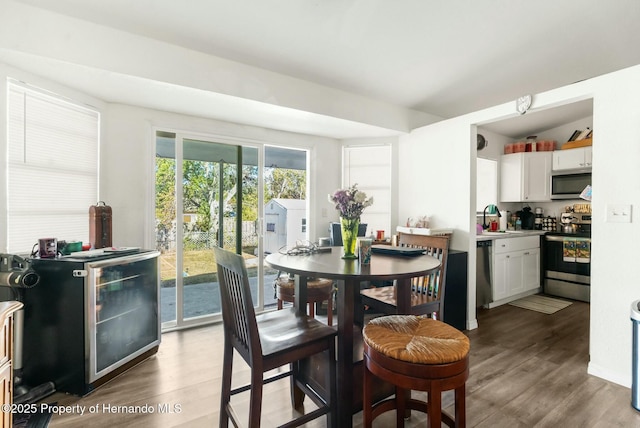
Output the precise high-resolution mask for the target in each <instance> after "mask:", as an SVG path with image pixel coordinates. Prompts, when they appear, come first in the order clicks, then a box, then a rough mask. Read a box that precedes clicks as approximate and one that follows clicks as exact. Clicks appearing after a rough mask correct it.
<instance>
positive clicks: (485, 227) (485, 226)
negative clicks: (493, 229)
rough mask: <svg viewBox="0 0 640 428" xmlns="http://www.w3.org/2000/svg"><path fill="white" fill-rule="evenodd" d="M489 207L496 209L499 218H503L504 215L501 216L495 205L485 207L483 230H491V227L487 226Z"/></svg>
mask: <svg viewBox="0 0 640 428" xmlns="http://www.w3.org/2000/svg"><path fill="white" fill-rule="evenodd" d="M489 207H493V208H495V210H496V212H497V213H498V217H502V214H500V210H499V209H498V207H497V206H496V205H493V204H489V205H487V206H486V207H484V211H482V228H483V229H489V225H488V224H487V208H489ZM493 208H492V210H493Z"/></svg>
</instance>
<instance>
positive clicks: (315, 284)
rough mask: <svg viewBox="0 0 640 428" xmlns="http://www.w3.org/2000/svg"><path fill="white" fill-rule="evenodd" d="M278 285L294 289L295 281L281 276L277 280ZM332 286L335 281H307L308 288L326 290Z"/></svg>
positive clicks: (319, 279)
mask: <svg viewBox="0 0 640 428" xmlns="http://www.w3.org/2000/svg"><path fill="white" fill-rule="evenodd" d="M276 285H277V286H278V287H282V288H291V289H293V285H294V282H293V279H291V278H289V277H288V276H281V277H279V278H278V279H276ZM332 285H333V281H332V280H330V279H325V278H317V279H310V280H309V281H307V288H326V287H331V286H332Z"/></svg>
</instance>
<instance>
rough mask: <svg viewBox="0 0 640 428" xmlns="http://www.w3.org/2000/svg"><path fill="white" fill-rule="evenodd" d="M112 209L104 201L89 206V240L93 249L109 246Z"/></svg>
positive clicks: (110, 244) (110, 243)
mask: <svg viewBox="0 0 640 428" xmlns="http://www.w3.org/2000/svg"><path fill="white" fill-rule="evenodd" d="M111 228H112V211H111V207H110V206H108V205H106V204H105V203H104V202H98V203H97V204H96V205H91V206H90V207H89V242H90V243H91V246H92V247H93V248H94V249H98V248H105V247H111V246H112V242H111Z"/></svg>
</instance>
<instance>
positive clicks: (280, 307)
mask: <svg viewBox="0 0 640 428" xmlns="http://www.w3.org/2000/svg"><path fill="white" fill-rule="evenodd" d="M280 309H282V300H280V299H278V310H280Z"/></svg>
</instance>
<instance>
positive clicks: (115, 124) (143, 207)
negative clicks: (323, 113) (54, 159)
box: [100, 104, 341, 247]
mask: <svg viewBox="0 0 640 428" xmlns="http://www.w3.org/2000/svg"><path fill="white" fill-rule="evenodd" d="M103 127H104V129H105V144H104V145H103V146H102V153H101V155H102V159H101V169H102V174H101V178H102V180H101V185H100V195H101V198H102V199H103V200H104V201H105V202H107V203H108V204H109V205H111V206H112V208H113V211H114V218H113V241H114V243H115V244H116V245H119V246H141V245H144V246H146V247H149V246H151V247H153V246H154V218H155V217H154V216H155V213H154V211H153V206H154V200H153V197H154V196H153V195H154V177H155V175H154V170H153V166H154V159H155V153H154V129H155V128H162V129H168V130H177V131H190V132H193V133H200V134H203V135H205V134H206V135H211V136H214V137H220V138H222V139H235V140H237V141H250V142H252V143H257V144H262V143H268V144H275V145H283V146H288V147H295V148H305V149H309V150H310V158H311V160H310V168H311V174H310V176H309V177H308V183H310V187H309V192H310V197H309V198H308V200H309V218H308V219H307V221H308V225H309V239H310V240H314V241H315V240H317V238H318V237H320V236H326V235H327V224H326V222H325V221H324V219H323V218H322V215H321V214H322V209H323V208H325V209H326V208H329V209H330V208H331V204H330V203H329V202H328V201H327V197H326V195H328V194H329V193H330V192H332V191H333V190H335V189H336V188H338V187H339V186H340V165H339V164H337V165H336V162H335V159H340V155H341V146H340V143H339V142H338V141H337V140H332V139H328V138H321V137H314V136H308V135H301V134H290V133H285V132H280V131H274V130H269V129H263V128H257V127H251V126H243V125H238V124H233V123H228V122H221V121H215V120H210V119H202V118H195V117H188V116H182V115H177V114H173V113H167V112H161V111H156V110H149V109H145V108H140V107H135V106H125V105H119V104H110V105H109V106H108V108H107V109H106V114H105V117H104V121H103Z"/></svg>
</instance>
